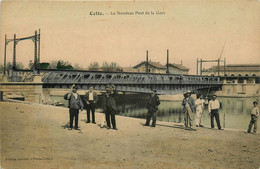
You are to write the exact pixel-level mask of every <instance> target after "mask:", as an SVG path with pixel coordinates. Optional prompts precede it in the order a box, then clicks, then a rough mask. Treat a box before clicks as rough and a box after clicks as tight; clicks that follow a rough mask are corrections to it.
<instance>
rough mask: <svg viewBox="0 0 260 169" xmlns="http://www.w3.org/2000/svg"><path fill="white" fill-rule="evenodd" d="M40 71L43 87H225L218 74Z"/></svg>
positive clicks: (165, 90)
mask: <svg viewBox="0 0 260 169" xmlns="http://www.w3.org/2000/svg"><path fill="white" fill-rule="evenodd" d="M23 71H24V72H25V70H23ZM39 72H40V74H41V76H42V82H43V88H70V87H71V85H72V84H76V85H77V86H78V87H79V88H80V89H86V90H87V89H88V88H89V87H90V86H94V88H95V89H96V90H105V88H106V85H107V84H114V85H115V86H116V89H117V90H118V91H123V92H137V93H150V92H151V89H155V90H157V93H158V94H171V95H174V94H181V93H183V92H185V91H188V90H191V91H192V90H197V89H206V88H220V87H221V86H222V83H221V81H220V78H219V77H214V76H195V75H177V74H152V73H129V72H101V71H76V70H47V69H45V70H39ZM27 74H28V72H27Z"/></svg>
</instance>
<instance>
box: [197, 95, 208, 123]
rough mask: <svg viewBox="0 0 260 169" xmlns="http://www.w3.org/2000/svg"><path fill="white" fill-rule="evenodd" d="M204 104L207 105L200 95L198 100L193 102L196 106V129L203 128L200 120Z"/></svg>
mask: <svg viewBox="0 0 260 169" xmlns="http://www.w3.org/2000/svg"><path fill="white" fill-rule="evenodd" d="M204 104H207V100H206V101H205V100H204V99H203V95H200V96H199V98H198V99H197V100H196V101H195V105H196V127H204V126H203V125H201V118H202V113H203V109H204Z"/></svg>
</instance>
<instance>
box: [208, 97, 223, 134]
mask: <svg viewBox="0 0 260 169" xmlns="http://www.w3.org/2000/svg"><path fill="white" fill-rule="evenodd" d="M216 98H217V95H213V96H212V100H210V101H209V105H208V110H209V114H210V122H211V128H212V129H214V117H215V119H216V122H217V126H218V129H219V130H223V129H221V125H220V120H219V112H218V110H219V108H220V104H219V101H218V100H217V99H216Z"/></svg>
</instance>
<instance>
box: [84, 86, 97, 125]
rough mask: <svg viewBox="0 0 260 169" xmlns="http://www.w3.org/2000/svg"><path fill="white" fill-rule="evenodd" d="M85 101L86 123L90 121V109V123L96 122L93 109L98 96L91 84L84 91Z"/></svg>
mask: <svg viewBox="0 0 260 169" xmlns="http://www.w3.org/2000/svg"><path fill="white" fill-rule="evenodd" d="M85 101H86V103H87V121H86V123H90V110H91V113H92V123H96V121H95V109H96V103H97V101H98V96H97V93H96V92H95V91H94V88H93V86H90V87H89V91H88V92H86V94H85Z"/></svg>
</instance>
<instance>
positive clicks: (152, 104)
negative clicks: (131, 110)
mask: <svg viewBox="0 0 260 169" xmlns="http://www.w3.org/2000/svg"><path fill="white" fill-rule="evenodd" d="M155 92H156V90H152V93H151V96H150V98H149V101H148V104H147V109H148V114H147V117H146V123H145V126H149V125H150V120H151V117H152V118H153V122H152V126H151V127H155V125H156V116H157V112H158V106H159V105H160V100H159V97H158V96H157V95H156V94H155Z"/></svg>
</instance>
